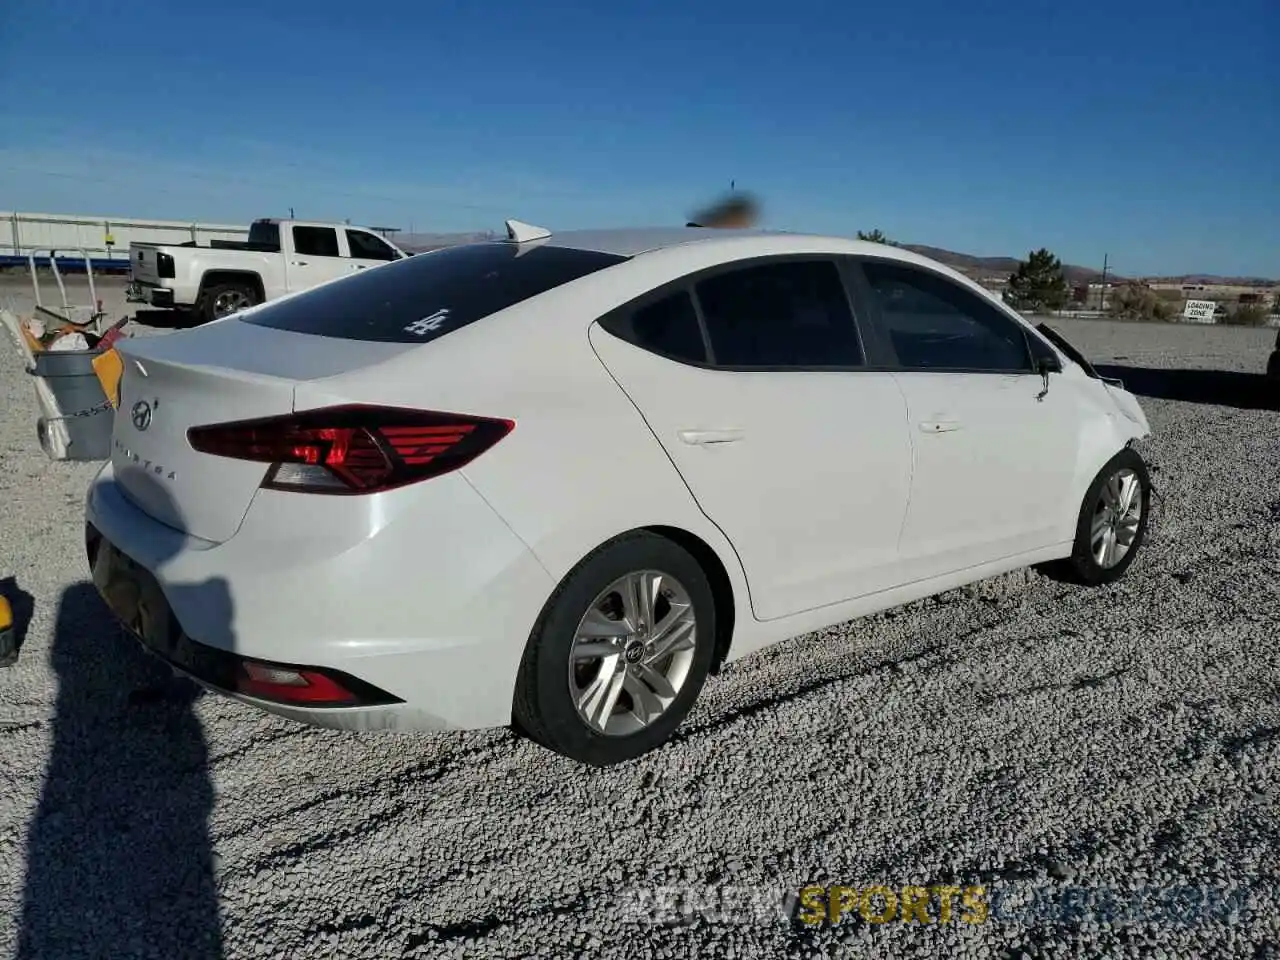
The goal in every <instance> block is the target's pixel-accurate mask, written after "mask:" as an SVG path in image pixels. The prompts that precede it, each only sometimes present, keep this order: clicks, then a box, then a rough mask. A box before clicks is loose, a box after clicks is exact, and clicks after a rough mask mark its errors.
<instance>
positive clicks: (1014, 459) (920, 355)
mask: <svg viewBox="0 0 1280 960" xmlns="http://www.w3.org/2000/svg"><path fill="white" fill-rule="evenodd" d="M863 272H864V275H865V277H866V281H867V283H866V288H865V289H866V290H867V293H868V299H869V301H870V305H871V312H872V314H873V316H874V317H875V323H876V332H877V335H878V342H879V343H880V344H881V345H883V346H884V347H885V348H886V349H887V350H888V351H889V352H890V355H891V356H892V357H893V358H894V360H893V362H894V363H895V365H896V370H897V372H896V373H895V375H894V376H895V379H896V380H897V382H898V385H899V386H900V388H901V390H902V393H903V396H904V397H905V399H906V405H907V419H908V421H909V423H910V430H909V433H910V437H911V443H912V450H913V470H912V480H911V499H910V506H909V508H908V510H907V517H906V522H905V524H904V525H903V529H902V539H901V542H900V549H901V554H902V561H903V563H904V564H905V565H906V567H907V569H908V571H909V573H910V575H911V579H923V578H926V577H932V576H939V575H943V574H947V573H953V572H956V571H959V570H964V569H967V568H969V567H973V566H977V565H979V564H982V563H988V562H992V561H996V560H1001V559H1004V558H1007V557H1012V556H1016V555H1018V554H1021V553H1025V552H1028V551H1032V550H1037V549H1039V548H1042V547H1046V546H1049V545H1050V544H1052V543H1053V542H1055V541H1056V540H1058V539H1060V537H1061V527H1062V524H1061V519H1062V515H1063V504H1064V503H1065V501H1066V499H1068V498H1069V497H1070V496H1071V482H1072V477H1073V476H1074V472H1075V463H1076V457H1077V452H1078V450H1079V448H1080V443H1079V437H1078V433H1077V427H1076V423H1077V418H1076V417H1074V416H1073V414H1072V404H1071V402H1070V401H1071V397H1070V393H1069V392H1068V391H1065V390H1062V389H1059V390H1058V391H1053V390H1052V389H1050V390H1049V391H1048V392H1047V393H1046V392H1045V381H1044V378H1043V377H1042V375H1041V374H1039V373H1036V372H1035V371H1034V369H1033V364H1032V359H1031V351H1030V347H1029V343H1028V339H1027V334H1026V333H1025V331H1024V328H1023V326H1022V324H1020V323H1019V322H1018V321H1017V320H1016V319H1014V318H1013V317H1009V316H1006V315H1005V314H1004V313H1003V311H1001V310H1000V309H999V308H998V307H997V306H996V305H994V304H991V303H989V302H987V301H986V300H985V299H983V298H982V297H980V296H979V295H978V294H976V293H974V292H971V291H968V290H966V289H964V288H963V287H961V286H960V285H959V284H958V283H955V282H954V281H952V280H950V279H948V278H945V277H943V276H941V275H940V274H937V273H934V272H932V271H928V270H925V269H923V268H917V267H914V266H911V265H905V264H900V263H888V262H885V261H874V260H869V261H865V262H864V263H863Z"/></svg>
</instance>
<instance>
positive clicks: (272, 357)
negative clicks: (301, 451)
mask: <svg viewBox="0 0 1280 960" xmlns="http://www.w3.org/2000/svg"><path fill="white" fill-rule="evenodd" d="M117 349H118V351H119V353H120V357H121V360H122V362H123V367H124V372H123V375H122V376H121V380H120V405H119V407H118V409H117V413H116V417H115V426H114V430H113V437H112V451H111V462H112V466H113V467H114V470H115V477H116V482H117V483H118V484H119V485H120V487H121V490H122V491H123V493H124V495H125V496H126V497H128V498H129V500H130V501H132V502H133V503H134V504H135V505H136V506H137V507H138V508H139V509H141V510H143V511H144V512H146V513H147V514H148V515H150V516H151V517H153V518H154V519H156V520H159V521H160V522H161V523H164V524H166V525H168V526H170V527H173V528H174V529H176V530H180V531H182V532H184V533H187V534H190V535H191V536H193V537H197V538H200V539H202V540H209V541H213V542H222V541H224V540H228V539H230V538H231V537H232V536H234V535H235V533H236V531H237V530H238V529H239V528H240V524H241V523H242V522H243V520H244V517H245V514H246V513H247V512H248V510H249V505H250V504H251V503H252V502H253V498H254V495H255V494H256V493H257V490H258V487H259V485H260V484H261V483H262V479H263V477H264V476H265V475H266V472H267V469H268V465H267V464H264V463H253V462H247V461H241V460H232V459H229V458H227V457H218V456H212V455H210V454H204V453H198V452H197V451H195V450H193V449H192V447H191V445H190V443H188V441H187V430H188V428H190V427H194V426H202V425H205V424H211V423H224V422H227V421H230V420H246V419H252V418H257V417H267V416H273V415H278V414H282V413H289V412H291V411H292V410H293V408H294V391H295V388H296V386H297V384H298V383H300V382H305V381H309V380H317V379H322V378H325V377H330V376H334V375H336V374H339V373H345V372H349V371H351V370H355V369H357V368H360V367H364V366H370V365H373V364H376V363H378V362H381V361H382V360H385V359H388V358H390V357H391V356H394V355H396V354H398V353H402V352H404V350H405V349H406V347H405V345H403V344H387V343H353V342H351V341H343V340H334V339H331V338H325V337H316V336H310V335H308V334H300V333H290V332H286V331H280V330H273V329H270V328H267V327H259V326H253V325H251V324H247V323H242V322H240V321H239V320H237V319H234V318H228V319H226V320H221V321H218V322H215V323H211V324H208V325H206V326H204V327H199V328H197V329H195V330H190V331H185V332H182V333H176V334H170V335H167V336H156V337H134V338H130V339H126V340H123V341H120V342H119V343H118V346H117Z"/></svg>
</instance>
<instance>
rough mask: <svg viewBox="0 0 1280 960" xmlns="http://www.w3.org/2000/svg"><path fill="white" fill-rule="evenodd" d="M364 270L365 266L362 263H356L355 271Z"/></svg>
mask: <svg viewBox="0 0 1280 960" xmlns="http://www.w3.org/2000/svg"><path fill="white" fill-rule="evenodd" d="M364 268H365V265H364V264H363V263H357V264H356V269H357V270H363V269H364Z"/></svg>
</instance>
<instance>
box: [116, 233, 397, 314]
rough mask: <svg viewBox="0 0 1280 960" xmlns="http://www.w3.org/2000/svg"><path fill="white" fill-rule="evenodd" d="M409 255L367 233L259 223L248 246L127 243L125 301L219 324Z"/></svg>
mask: <svg viewBox="0 0 1280 960" xmlns="http://www.w3.org/2000/svg"><path fill="white" fill-rule="evenodd" d="M407 256H409V254H407V253H405V252H404V251H403V250H401V249H400V248H399V247H397V246H395V244H393V243H390V242H388V241H387V240H385V239H384V238H382V237H380V236H378V235H377V234H376V233H374V232H373V231H371V230H368V229H366V228H364V227H353V226H351V225H349V224H345V223H308V222H304V221H302V220H255V221H254V222H253V223H252V224H251V225H250V227H249V239H248V240H247V241H232V240H214V241H212V242H211V243H209V244H208V245H207V246H200V245H198V244H196V243H194V242H189V243H183V244H155V243H137V242H135V243H131V244H129V266H130V270H131V273H132V277H131V280H132V282H131V283H130V284H129V292H128V299H129V301H130V302H131V303H146V304H149V305H151V306H153V307H157V308H160V309H164V310H192V311H195V312H196V313H197V314H199V315H200V317H201V319H203V320H206V321H207V320H217V319H218V318H219V317H225V316H227V315H228V314H230V313H235V312H236V311H237V310H243V309H244V308H246V307H251V306H253V305H255V304H258V303H263V302H265V301H267V300H274V299H275V298H276V297H280V296H283V295H284V294H286V293H294V292H296V291H298V290H306V289H307V288H309V287H314V286H316V285H318V284H321V283H326V282H328V281H330V280H336V279H338V278H339V277H343V276H346V275H348V274H352V273H355V272H356V271H359V270H366V269H368V268H369V267H376V266H378V265H379V264H381V263H385V262H387V261H388V260H401V259H403V258H404V257H407Z"/></svg>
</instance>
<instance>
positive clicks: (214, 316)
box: [200, 283, 258, 321]
mask: <svg viewBox="0 0 1280 960" xmlns="http://www.w3.org/2000/svg"><path fill="white" fill-rule="evenodd" d="M257 302H258V292H257V291H256V290H254V289H253V287H250V286H248V285H247V284H243V283H220V284H218V285H217V286H214V287H210V288H209V289H208V290H206V291H205V292H204V295H203V296H202V297H201V298H200V313H201V314H203V315H204V319H205V320H206V321H209V320H219V319H221V318H222V317H225V316H227V315H228V314H231V313H235V312H236V311H237V310H243V309H245V308H246V307H252V306H254V305H255V304H256V303H257Z"/></svg>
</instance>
